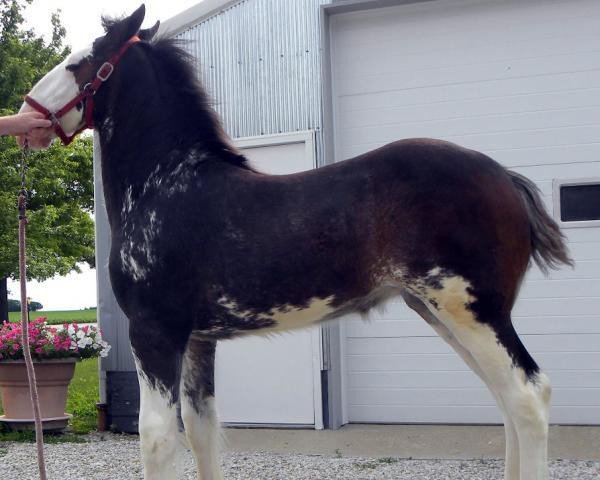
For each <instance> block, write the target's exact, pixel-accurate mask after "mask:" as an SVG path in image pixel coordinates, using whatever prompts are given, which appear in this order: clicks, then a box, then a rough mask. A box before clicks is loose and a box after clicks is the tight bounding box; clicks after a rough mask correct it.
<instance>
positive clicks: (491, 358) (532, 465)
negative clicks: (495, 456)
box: [418, 276, 551, 480]
mask: <svg viewBox="0 0 600 480" xmlns="http://www.w3.org/2000/svg"><path fill="white" fill-rule="evenodd" d="M441 285H442V288H438V289H435V288H428V289H426V290H425V291H421V292H418V296H419V297H420V298H421V299H422V300H423V302H424V303H425V305H426V306H427V308H428V309H429V310H430V311H431V313H432V314H434V316H435V317H436V318H438V319H439V320H440V321H441V322H442V323H443V324H444V325H445V326H446V328H447V329H448V330H449V331H450V332H451V333H452V335H453V336H454V338H455V339H456V340H457V341H458V343H460V344H461V345H462V346H463V347H464V348H465V349H466V350H467V351H468V352H469V353H470V355H471V356H472V357H473V358H474V359H475V361H476V363H477V365H478V366H479V368H480V369H481V370H482V371H483V373H484V375H485V378H487V382H488V383H489V385H490V388H491V390H492V391H493V392H496V394H497V396H498V397H499V405H500V408H502V406H504V410H505V412H506V413H505V415H506V417H508V419H509V420H510V421H511V422H512V424H513V425H514V427H515V430H516V435H517V437H518V445H519V460H520V477H515V471H516V465H515V458H516V447H515V443H517V442H515V441H514V440H515V438H514V437H515V435H514V432H513V431H511V430H507V446H508V447H509V450H508V451H507V454H508V455H509V458H508V462H510V464H508V463H507V472H506V475H513V477H512V478H511V477H510V476H507V477H506V478H507V479H510V480H512V479H513V478H520V480H547V479H548V457H547V448H548V417H549V409H550V392H551V388H550V382H549V380H548V377H547V376H546V375H545V374H543V373H540V374H538V376H537V379H535V381H534V382H532V381H530V380H529V379H528V378H527V377H526V375H525V373H524V372H523V370H522V369H521V368H519V367H516V366H514V365H513V360H512V358H511V357H510V355H509V354H508V352H507V351H506V349H505V348H504V346H503V345H501V344H499V342H498V339H497V337H496V334H495V332H494V331H493V330H492V329H491V328H490V327H489V326H488V325H485V324H483V323H481V322H479V321H477V319H476V318H475V317H474V315H473V312H472V311H471V310H469V309H468V308H467V304H469V303H471V302H472V301H474V300H475V299H474V298H473V296H472V295H471V294H470V293H469V292H470V290H469V288H470V284H469V283H468V282H467V281H465V279H463V278H461V277H458V276H454V277H449V278H444V279H442V281H441ZM428 300H433V304H434V305H435V308H434V307H433V306H432V304H431V303H430V302H429V301H428Z"/></svg>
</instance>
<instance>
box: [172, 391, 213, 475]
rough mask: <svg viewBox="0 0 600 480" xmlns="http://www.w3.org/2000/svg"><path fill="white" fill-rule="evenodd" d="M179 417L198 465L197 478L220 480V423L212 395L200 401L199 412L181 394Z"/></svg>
mask: <svg viewBox="0 0 600 480" xmlns="http://www.w3.org/2000/svg"><path fill="white" fill-rule="evenodd" d="M181 418H182V419H183V424H184V426H185V434H186V437H187V439H188V442H189V444H190V447H191V449H192V452H193V453H194V457H195V459H196V464H197V466H198V480H221V479H222V478H223V476H222V474H221V467H220V465H219V450H220V448H219V447H220V444H221V438H220V425H219V421H218V419H217V414H216V410H215V399H214V397H208V398H206V399H205V400H203V401H202V402H201V403H200V412H197V411H196V410H195V409H194V407H193V406H192V405H191V403H190V402H189V401H187V399H184V397H183V396H182V397H181Z"/></svg>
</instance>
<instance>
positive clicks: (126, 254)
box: [119, 240, 148, 282]
mask: <svg viewBox="0 0 600 480" xmlns="http://www.w3.org/2000/svg"><path fill="white" fill-rule="evenodd" d="M134 250H135V245H134V243H133V242H132V241H131V240H129V241H127V242H124V243H123V245H122V246H121V250H120V251H119V254H120V256H121V268H122V270H123V272H124V273H128V274H129V275H130V276H131V278H132V279H133V280H134V281H135V282H138V281H140V280H144V279H145V278H146V276H147V274H148V271H147V270H146V269H145V268H143V267H142V266H141V265H140V264H139V263H138V261H137V260H136V259H135V258H134V256H133V255H134ZM144 256H146V255H145V253H144Z"/></svg>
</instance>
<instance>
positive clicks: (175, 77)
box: [149, 37, 250, 168]
mask: <svg viewBox="0 0 600 480" xmlns="http://www.w3.org/2000/svg"><path fill="white" fill-rule="evenodd" d="M183 44H184V41H182V40H178V39H173V38H164V37H162V38H158V39H156V40H154V41H153V42H152V43H151V44H150V46H151V48H150V49H149V50H150V52H151V55H152V59H153V61H154V62H155V63H156V64H157V65H158V67H159V71H160V73H161V74H162V75H165V76H166V77H167V79H166V80H167V82H165V85H167V87H168V88H170V89H174V90H175V94H176V95H177V96H178V97H179V100H180V102H181V104H183V105H185V106H186V112H187V113H188V114H189V116H188V118H186V119H185V121H186V122H188V123H189V122H193V124H194V123H195V124H196V125H197V126H198V129H200V128H201V129H202V132H203V133H204V136H205V137H209V138H205V139H204V140H208V141H209V143H211V144H212V145H216V146H217V147H218V149H219V150H221V151H222V152H225V153H227V155H225V156H224V157H223V159H224V160H226V161H228V162H230V163H233V164H235V165H238V166H241V167H245V168H250V167H249V165H248V164H247V160H246V158H245V157H244V156H243V155H241V154H240V153H239V152H238V151H237V150H236V148H235V147H234V146H233V145H232V144H231V141H230V139H229V137H228V136H227V135H226V134H225V132H224V130H223V127H222V125H221V121H220V119H219V118H218V116H217V114H216V112H215V110H214V108H213V107H214V102H213V101H212V99H211V98H210V96H209V95H208V93H207V92H206V90H205V89H204V87H203V85H202V84H201V82H200V80H199V79H198V78H197V75H196V68H195V65H194V63H195V62H194V57H192V55H190V54H189V53H188V52H186V51H185V50H184V49H183V48H182V45H183Z"/></svg>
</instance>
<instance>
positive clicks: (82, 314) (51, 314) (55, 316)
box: [8, 308, 96, 325]
mask: <svg viewBox="0 0 600 480" xmlns="http://www.w3.org/2000/svg"><path fill="white" fill-rule="evenodd" d="M38 317H46V321H47V322H48V324H49V325H62V324H63V323H70V322H76V323H96V308H86V309H84V310H55V311H44V310H42V311H41V312H35V314H32V315H31V318H32V319H34V318H38ZM8 319H9V321H11V322H19V321H20V320H21V313H20V308H19V311H15V312H11V313H10V314H9V316H8Z"/></svg>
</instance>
